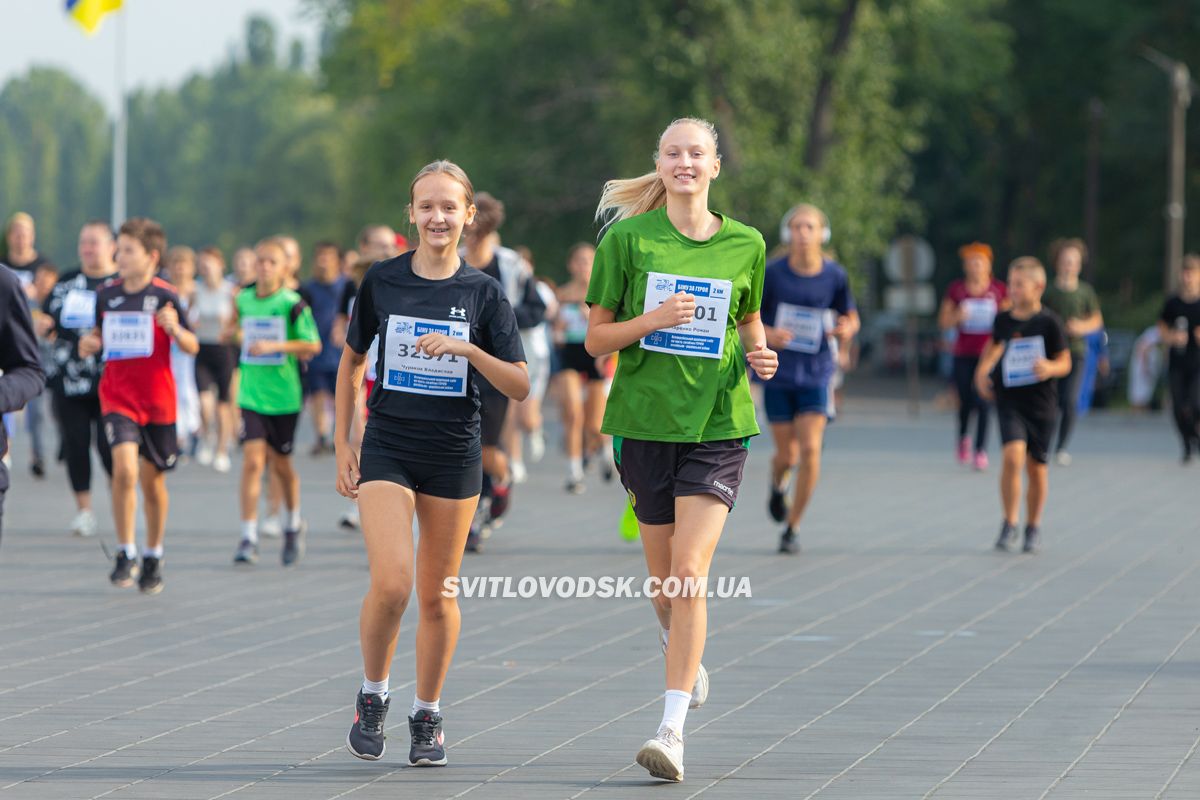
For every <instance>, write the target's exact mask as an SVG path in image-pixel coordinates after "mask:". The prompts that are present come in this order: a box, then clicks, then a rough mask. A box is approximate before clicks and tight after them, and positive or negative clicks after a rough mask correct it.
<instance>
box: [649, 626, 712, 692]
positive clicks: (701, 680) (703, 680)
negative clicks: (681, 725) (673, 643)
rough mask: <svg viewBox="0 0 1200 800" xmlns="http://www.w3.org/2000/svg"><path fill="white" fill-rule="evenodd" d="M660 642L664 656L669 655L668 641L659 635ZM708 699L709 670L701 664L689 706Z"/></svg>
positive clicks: (693, 685)
mask: <svg viewBox="0 0 1200 800" xmlns="http://www.w3.org/2000/svg"><path fill="white" fill-rule="evenodd" d="M658 643H659V644H660V645H662V651H663V656H666V655H667V643H666V642H664V641H663V640H662V636H661V635H659V637H658ZM706 700H708V670H706V669H705V668H704V665H703V664H701V665H700V668H699V669H697V670H696V681H695V683H693V684H692V701H691V702H690V703H688V708H699V707H700V706H702V705H704V703H705V701H706Z"/></svg>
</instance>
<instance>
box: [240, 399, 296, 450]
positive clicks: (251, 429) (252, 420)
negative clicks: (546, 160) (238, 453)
mask: <svg viewBox="0 0 1200 800" xmlns="http://www.w3.org/2000/svg"><path fill="white" fill-rule="evenodd" d="M241 411H242V432H241V440H242V443H243V444H244V443H245V442H253V441H255V440H256V439H265V440H266V441H267V447H270V448H271V449H272V450H274V451H275V452H276V453H279V455H281V456H290V455H291V454H292V445H293V444H295V442H296V424H297V423H298V422H299V421H300V415H299V414H260V413H258V412H257V411H251V410H250V409H248V408H243V409H241Z"/></svg>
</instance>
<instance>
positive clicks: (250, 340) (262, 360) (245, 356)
mask: <svg viewBox="0 0 1200 800" xmlns="http://www.w3.org/2000/svg"><path fill="white" fill-rule="evenodd" d="M286 340H287V324H286V320H284V318H283V317H243V318H242V357H241V362H242V363H243V364H257V365H258V366H263V367H278V366H280V365H282V364H285V363H287V354H286V353H267V354H265V355H259V356H252V355H250V345H252V344H254V343H255V342H282V341H286Z"/></svg>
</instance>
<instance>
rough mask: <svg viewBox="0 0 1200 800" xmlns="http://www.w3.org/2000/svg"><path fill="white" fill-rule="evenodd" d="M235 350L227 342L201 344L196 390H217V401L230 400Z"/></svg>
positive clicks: (224, 401) (197, 364)
mask: <svg viewBox="0 0 1200 800" xmlns="http://www.w3.org/2000/svg"><path fill="white" fill-rule="evenodd" d="M233 359H234V356H233V352H232V351H231V350H230V349H229V345H227V344H201V345H200V352H198V353H196V390H197V391H198V392H201V393H204V392H207V391H208V390H209V389H210V388H215V389H216V390H217V402H218V403H228V402H229V384H230V382H231V381H232V380H233Z"/></svg>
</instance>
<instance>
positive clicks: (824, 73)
mask: <svg viewBox="0 0 1200 800" xmlns="http://www.w3.org/2000/svg"><path fill="white" fill-rule="evenodd" d="M858 1H859V0H846V5H845V6H844V7H843V8H842V12H841V13H840V14H839V15H838V21H837V31H836V32H835V33H834V36H833V41H831V42H830V43H829V49H828V50H826V51H825V58H824V59H822V61H821V71H820V77H819V78H818V80H817V94H816V97H815V98H814V99H813V110H812V117H810V119H809V124H808V144H807V145H806V147H805V152H804V165H805V166H806V167H808V168H809V169H810V170H813V171H816V170H819V169H820V168H821V164H822V162H824V160H825V153H826V152H827V151H828V150H829V142H830V140H831V139H832V138H833V72H834V69H835V68H836V67H837V63H838V61H839V60H840V59H841V56H842V53H844V52H846V47H847V46H848V45H849V43H850V32H851V30H852V29H853V28H854V18H855V16H856V15H857V14H858Z"/></svg>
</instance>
